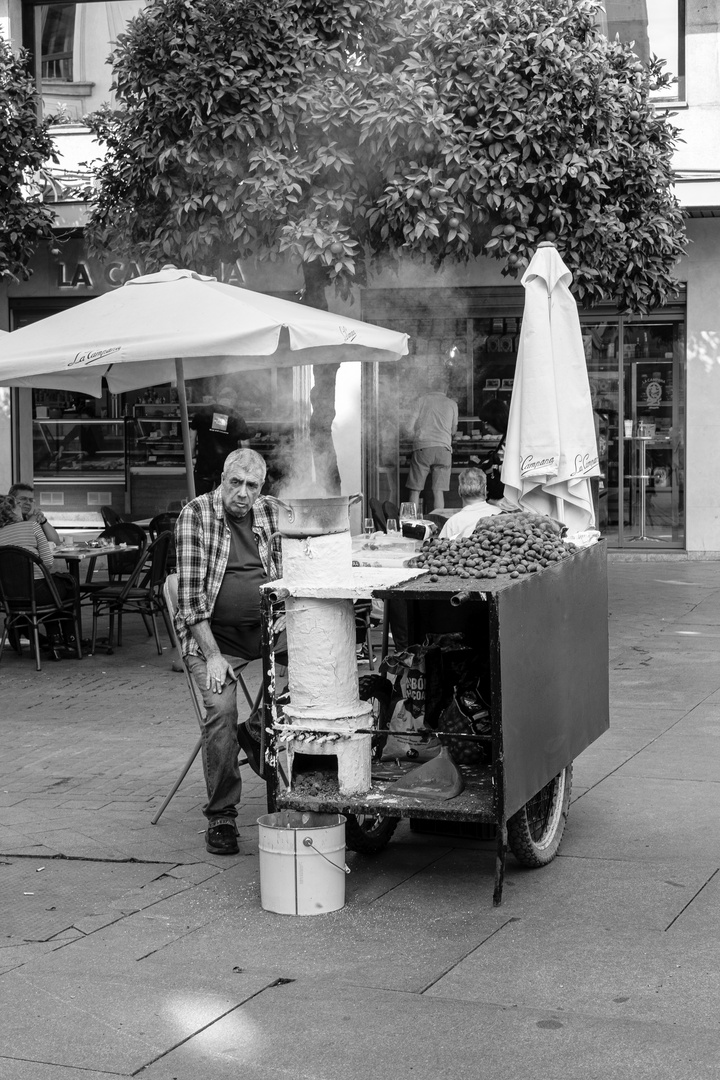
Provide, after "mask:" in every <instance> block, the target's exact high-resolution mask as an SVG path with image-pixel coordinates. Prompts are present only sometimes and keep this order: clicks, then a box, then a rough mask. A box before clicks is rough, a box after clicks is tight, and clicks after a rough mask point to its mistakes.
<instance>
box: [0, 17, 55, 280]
mask: <svg viewBox="0 0 720 1080" xmlns="http://www.w3.org/2000/svg"><path fill="white" fill-rule="evenodd" d="M50 160H55V153H54V149H53V142H52V139H51V137H50V135H49V133H48V130H47V124H43V123H40V122H38V98H37V91H36V87H35V80H34V79H33V77H32V75H31V73H30V71H29V70H28V66H27V56H26V54H25V53H20V54H19V55H17V56H16V55H15V54H14V53H13V50H12V48H11V47H10V44H9V43H8V42H7V41H5V40H3V39H2V38H0V278H3V279H8V278H11V279H15V280H17V279H18V278H25V279H26V278H28V277H29V276H30V271H29V270H28V263H29V262H30V259H31V257H32V255H33V253H34V251H35V250H36V248H37V246H38V244H40V243H42V242H43V241H46V242H47V243H48V244H50V246H51V247H52V246H54V242H53V232H52V225H53V221H54V215H53V212H52V210H51V208H50V207H49V206H44V205H43V203H42V201H41V198H40V196H39V194H36V193H35V192H34V191H33V184H32V177H33V174H35V173H37V172H38V171H39V170H40V169H41V168H42V167H43V166H45V165H47V163H48V161H50Z"/></svg>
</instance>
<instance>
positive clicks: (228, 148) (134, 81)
mask: <svg viewBox="0 0 720 1080" xmlns="http://www.w3.org/2000/svg"><path fill="white" fill-rule="evenodd" d="M598 9H599V0H493V3H492V4H490V3H487V2H482V0H464V2H462V3H453V2H451V0H445V2H444V3H442V4H437V3H436V0H194V2H193V3H192V4H188V3H186V0H151V2H150V4H149V6H148V7H147V8H146V9H144V10H143V12H141V13H140V14H139V15H138V16H137V17H136V19H135V20H133V22H132V23H131V24H130V26H129V29H128V32H127V33H126V34H125V35H123V36H121V37H120V38H119V40H118V44H117V47H116V49H115V53H114V57H113V62H114V70H115V82H116V93H117V99H118V101H119V102H120V103H121V105H122V108H121V109H120V110H119V111H117V112H115V113H109V112H106V113H102V114H97V115H96V117H95V118H94V120H93V127H94V130H95V132H96V134H97V135H98V137H99V138H100V139H101V141H102V142H103V143H104V144H105V146H106V147H107V156H106V158H105V160H104V163H103V164H102V165H101V166H100V169H99V191H98V196H97V201H96V203H95V206H94V210H93V214H92V219H91V223H90V228H89V233H88V236H89V240H90V242H91V244H92V246H93V247H94V248H95V250H97V251H99V252H102V251H103V250H112V251H114V252H116V253H119V252H124V253H125V254H126V255H128V256H132V257H134V258H138V257H140V258H142V259H143V260H144V262H145V264H146V265H147V266H148V268H151V267H156V266H159V265H162V263H164V262H167V261H168V260H172V261H174V262H176V263H179V264H181V265H188V266H193V267H194V268H196V269H198V270H205V271H210V272H212V271H213V269H215V268H217V266H218V265H219V263H220V262H222V261H231V262H232V261H234V260H235V259H237V258H240V259H243V258H248V257H251V256H252V257H266V258H270V259H276V258H278V257H279V256H281V255H283V254H284V255H285V256H290V257H291V258H294V259H296V260H297V261H298V262H299V263H300V265H301V266H302V269H303V273H304V278H305V285H306V299H307V301H308V302H309V303H312V304H314V305H315V306H326V302H325V287H326V286H327V285H334V286H335V287H336V289H337V291H338V293H339V294H340V295H342V296H343V297H347V296H349V295H350V294H351V292H352V289H353V287H354V286H356V285H358V284H360V285H362V284H364V283H365V282H366V279H367V273H368V270H371V269H372V267H373V266H378V265H381V266H385V265H387V264H388V262H395V263H397V262H398V261H399V260H400V259H402V258H403V257H416V258H417V257H420V258H423V259H427V260H429V261H430V263H431V264H432V266H433V267H439V266H441V265H442V264H443V263H444V262H445V261H446V260H453V259H455V260H468V259H473V258H477V257H482V256H489V257H491V258H494V259H498V260H500V261H501V263H502V272H503V274H506V275H509V276H511V277H516V276H517V275H518V273H520V272H521V271H522V269H523V268H524V267H525V266H526V265H527V263H528V261H529V259H530V257H531V255H532V253H533V251H534V249H535V247H536V246H537V243H538V242H539V241H540V240H544V239H545V240H547V239H550V240H554V241H555V242H556V243H557V245H558V247H559V249H560V251H561V253H562V256H563V258H564V260H565V262H566V263H567V265H568V266H569V268H570V270H571V271H572V273H573V277H574V283H573V288H574V291H575V294H576V296H577V297H578V299H579V300H580V301H581V302H582V303H583V304H585V305H586V306H589V305H592V304H593V303H597V302H598V301H600V300H606V299H608V298H612V299H614V300H615V301H616V302H617V304H618V307H619V308H621V309H624V310H630V311H635V312H646V311H649V310H651V309H652V308H653V307H656V306H657V305H659V304H662V303H663V302H664V301H665V300H666V299H668V298H669V297H670V296H671V295H672V293H673V291H674V281H673V276H672V275H673V268H674V266H675V264H676V262H677V260H678V258H679V257H680V255H681V254H682V252H683V251H684V247H685V237H684V229H683V221H682V215H681V211H680V209H679V207H678V204H677V202H676V200H675V198H674V196H673V194H672V169H671V159H672V154H673V149H674V145H675V140H676V137H677V131H676V129H675V128H674V127H673V125H672V123H671V122H670V119H669V118H668V115H667V113H666V112H659V111H656V110H655V109H654V107H653V103H652V99H651V92H652V91H653V90H654V89H657V88H659V87H662V86H663V85H665V84H666V83H667V81H668V79H669V76H667V75H665V74H663V71H662V65H661V62H659V61H657V60H655V59H653V60H652V61H651V63H650V64H649V65H648V66H643V65H642V64H641V63H640V61H639V60H638V59H637V57H636V56H635V55H634V53H633V52H632V50H631V48H630V46H628V45H626V44H622V43H620V42H617V41H609V40H608V39H607V38H606V37H605V36H604V35H603V34H602V33H601V32H600V30H599V28H598ZM328 376H329V377H330V379H331V380H332V379H333V377H334V375H333V372H332V371H331V372H324V373H323V374H322V375H320V372H319V370H318V377H319V378H326V379H327V378H328ZM323 412H324V419H323V423H324V424H325V423H328V422H330V423H331V422H332V415H333V412H332V409H325V410H324V411H323ZM326 434H327V433H326Z"/></svg>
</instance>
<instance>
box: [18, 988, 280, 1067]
mask: <svg viewBox="0 0 720 1080" xmlns="http://www.w3.org/2000/svg"><path fill="white" fill-rule="evenodd" d="M173 974H174V978H173V977H172V975H173ZM264 985H266V983H265V981H264V980H263V979H262V978H258V977H255V976H252V975H241V974H239V975H238V976H237V981H236V984H235V991H234V993H232V994H228V993H224V992H219V991H217V990H216V989H214V988H213V987H212V986H211V985H210V984H209V983H208V982H206V983H205V984H204V985H202V984H200V983H199V982H198V981H196V984H195V987H194V988H193V987H189V986H188V983H187V979H186V978H185V976H184V973H183V972H182V971H176V972H174V973H169V972H168V971H163V972H162V974H161V977H160V978H158V979H157V981H156V980H155V979H154V978H153V973H152V972H150V971H147V972H145V974H144V977H143V978H142V979H138V978H137V976H135V977H131V978H129V977H125V976H123V974H121V973H119V972H117V971H114V972H112V973H110V974H107V973H106V974H101V973H99V972H98V971H97V970H94V971H93V970H90V971H84V972H82V973H78V974H75V975H73V974H65V973H57V972H54V971H47V972H45V973H40V972H34V973H32V974H28V973H24V972H22V971H20V972H18V971H13V972H9V973H8V974H6V975H5V976H4V977H3V978H2V980H0V1002H1V1003H2V1004H1V1007H2V1013H3V1023H2V1026H1V1027H0V1055H2V1056H5V1057H13V1058H19V1059H21V1060H26V1061H38V1062H52V1063H53V1064H57V1065H66V1066H68V1067H72V1068H76V1069H95V1070H98V1071H103V1070H106V1071H110V1072H117V1073H124V1074H128V1073H134V1072H137V1071H138V1070H139V1069H141V1068H143V1066H145V1065H147V1064H148V1063H149V1062H151V1061H153V1060H155V1059H156V1058H157V1057H158V1056H160V1055H162V1054H165V1053H167V1051H168V1050H170V1049H171V1048H172V1047H174V1046H177V1045H178V1044H179V1043H181V1042H182V1041H183V1040H185V1039H187V1038H189V1037H190V1036H192V1035H193V1034H195V1033H197V1032H199V1031H200V1030H201V1029H202V1028H203V1027H205V1026H206V1025H208V1024H211V1023H213V1022H214V1021H216V1020H217V1019H219V1018H220V1017H221V1016H223V1015H225V1013H227V1012H229V1011H231V1010H233V1009H235V1008H237V1006H238V1005H239V1004H240V1003H241V1002H243V1001H245V1000H247V999H248V998H249V997H251V996H253V995H254V994H256V993H258V991H259V990H261V989H262V988H263V986H264Z"/></svg>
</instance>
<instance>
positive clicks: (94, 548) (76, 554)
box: [53, 541, 140, 640]
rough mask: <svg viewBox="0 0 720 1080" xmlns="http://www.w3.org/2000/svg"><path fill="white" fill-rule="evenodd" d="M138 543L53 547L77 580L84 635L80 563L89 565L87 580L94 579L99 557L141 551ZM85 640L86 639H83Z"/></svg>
mask: <svg viewBox="0 0 720 1080" xmlns="http://www.w3.org/2000/svg"><path fill="white" fill-rule="evenodd" d="M139 550H140V549H139V547H138V545H137V544H101V543H100V542H99V541H89V542H87V543H80V544H67V543H65V544H61V545H59V546H58V547H56V548H54V549H53V558H55V559H64V560H65V564H66V566H67V568H68V571H69V573H70V574H71V575H72V577H73V579H74V581H75V586H76V588H75V594H76V600H75V609H76V611H77V618H78V626H79V627H80V631H81V635H82V605H81V598H80V564H81V563H84V562H86V563H87V566H88V570H87V574H86V578H85V580H86V581H87V580H90V579H92V575H93V573H94V571H95V564H96V562H97V560H98V559H102V558H105V557H106V556H107V555H119V554H121V553H122V554H124V553H125V552H128V551H139ZM83 640H84V639H83Z"/></svg>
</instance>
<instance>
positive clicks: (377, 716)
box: [358, 675, 393, 760]
mask: <svg viewBox="0 0 720 1080" xmlns="http://www.w3.org/2000/svg"><path fill="white" fill-rule="evenodd" d="M392 689H393V688H392V683H391V682H390V680H389V679H386V678H385V677H384V675H363V676H362V678H360V679H358V692H359V695H360V700H361V701H369V702H371V704H372V717H373V727H375V728H377V729H378V731H379V732H383V734H382V735H373V739H372V748H373V757H375V759H376V760H379V759H380V755H381V754H382V751H383V747H384V746H385V743H386V742H387V727H388V724H389V722H390V706H391V700H392Z"/></svg>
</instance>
